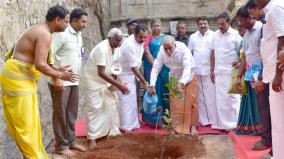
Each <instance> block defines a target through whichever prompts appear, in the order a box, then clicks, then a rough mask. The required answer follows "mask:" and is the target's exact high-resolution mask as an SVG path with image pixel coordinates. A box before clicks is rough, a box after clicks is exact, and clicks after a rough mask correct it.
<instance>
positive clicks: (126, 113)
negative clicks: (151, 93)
mask: <svg viewBox="0 0 284 159" xmlns="http://www.w3.org/2000/svg"><path fill="white" fill-rule="evenodd" d="M146 37H147V28H146V27H145V26H144V25H142V24H139V25H137V26H136V28H135V31H134V34H132V35H130V36H129V37H128V38H127V39H126V40H125V41H123V43H122V45H121V48H120V53H121V56H120V57H119V63H121V65H122V73H121V74H120V75H119V76H118V78H119V80H120V82H121V83H123V84H127V86H128V89H129V91H130V93H129V94H128V95H124V94H123V93H118V97H119V117H120V129H121V130H123V131H125V132H126V133H130V132H131V131H132V130H133V129H136V128H139V127H140V123H139V120H138V106H137V91H136V88H137V86H136V82H137V81H136V78H138V79H139V80H140V82H142V83H143V84H144V85H145V86H146V87H147V85H148V84H147V81H146V80H145V78H144V77H143V75H142V73H141V72H140V70H139V69H140V67H141V64H142V57H143V53H144V45H143V44H144V41H145V39H146Z"/></svg>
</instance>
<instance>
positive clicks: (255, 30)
mask: <svg viewBox="0 0 284 159" xmlns="http://www.w3.org/2000/svg"><path fill="white" fill-rule="evenodd" d="M261 28H262V23H261V22H259V21H257V22H255V24H254V25H253V27H252V28H251V29H249V30H247V32H246V33H245V35H244V37H243V51H244V52H245V55H246V61H247V63H248V64H255V63H261V62H262V59H261V55H260V38H261Z"/></svg>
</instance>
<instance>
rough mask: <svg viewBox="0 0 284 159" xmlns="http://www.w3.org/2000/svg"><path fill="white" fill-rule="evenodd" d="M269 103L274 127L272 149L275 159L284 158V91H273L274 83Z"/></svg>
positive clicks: (283, 84) (270, 91)
mask: <svg viewBox="0 0 284 159" xmlns="http://www.w3.org/2000/svg"><path fill="white" fill-rule="evenodd" d="M269 87H270V90H269V102H270V113H271V125H272V149H273V159H283V158H284V151H283V147H284V91H282V92H275V91H274V90H272V83H270V84H269ZM283 88H284V82H283V81H282V89H283Z"/></svg>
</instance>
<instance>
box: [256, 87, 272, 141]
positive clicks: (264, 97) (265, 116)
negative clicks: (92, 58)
mask: <svg viewBox="0 0 284 159" xmlns="http://www.w3.org/2000/svg"><path fill="white" fill-rule="evenodd" d="M256 97H257V104H258V109H259V113H260V118H261V124H262V127H263V130H262V132H261V142H262V143H263V144H264V145H269V146H271V145H272V137H271V117H270V104H269V84H268V83H267V84H266V83H265V84H264V91H263V92H261V93H258V94H257V95H256Z"/></svg>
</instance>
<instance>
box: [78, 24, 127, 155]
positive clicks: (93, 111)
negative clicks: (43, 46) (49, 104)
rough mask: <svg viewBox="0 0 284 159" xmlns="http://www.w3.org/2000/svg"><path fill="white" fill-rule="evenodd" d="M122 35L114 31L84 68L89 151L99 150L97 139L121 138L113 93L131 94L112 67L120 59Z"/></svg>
mask: <svg viewBox="0 0 284 159" xmlns="http://www.w3.org/2000/svg"><path fill="white" fill-rule="evenodd" d="M121 41H122V32H121V30H119V29H117V28H113V29H111V30H110V31H109V33H108V39H106V40H104V41H102V42H100V43H99V44H98V45H97V46H96V47H95V48H94V49H93V50H92V51H91V54H90V57H89V59H88V60H87V62H86V65H85V67H84V80H85V81H84V84H83V87H84V94H85V96H86V103H85V105H86V108H87V112H88V135H87V137H88V139H89V140H90V146H89V147H90V149H91V150H93V149H94V148H95V146H96V139H98V138H101V137H104V136H107V135H108V136H115V135H119V134H120V131H119V113H118V100H117V97H116V93H115V91H114V90H117V89H118V90H119V91H121V92H122V93H123V94H129V90H128V88H127V87H126V86H124V85H122V84H120V83H119V82H118V81H116V80H115V79H114V78H113V77H112V73H111V70H112V66H113V65H114V64H115V63H116V62H117V60H118V57H119V48H118V47H119V46H120V43H121Z"/></svg>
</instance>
